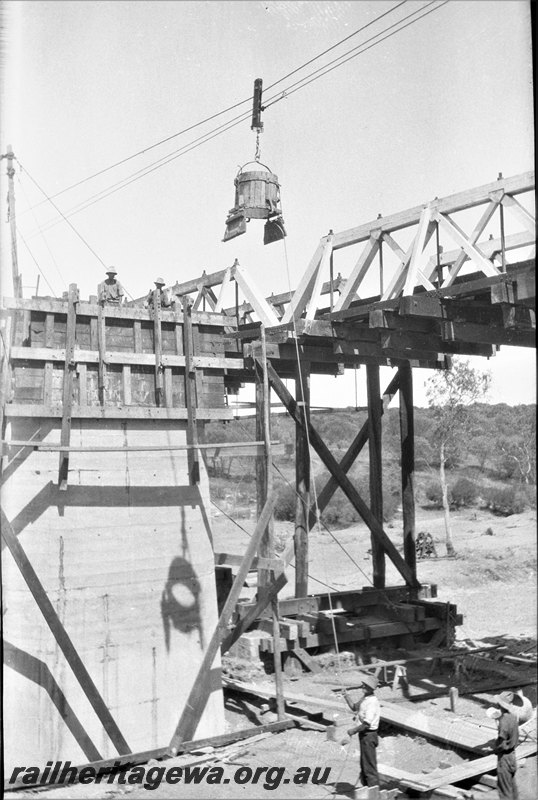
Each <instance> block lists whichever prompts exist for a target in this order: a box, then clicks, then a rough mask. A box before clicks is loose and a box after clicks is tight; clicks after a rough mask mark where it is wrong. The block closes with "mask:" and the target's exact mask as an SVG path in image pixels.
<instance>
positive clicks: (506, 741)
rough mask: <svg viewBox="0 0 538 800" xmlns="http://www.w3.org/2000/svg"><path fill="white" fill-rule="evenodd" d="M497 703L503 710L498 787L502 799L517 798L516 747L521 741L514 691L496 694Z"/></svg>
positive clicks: (498, 747)
mask: <svg viewBox="0 0 538 800" xmlns="http://www.w3.org/2000/svg"><path fill="white" fill-rule="evenodd" d="M494 699H495V705H496V706H497V708H498V709H499V710H500V712H501V716H500V717H499V722H498V725H499V730H498V735H497V739H496V741H495V747H494V751H495V753H496V755H497V789H498V792H499V798H500V799H501V800H517V798H518V791H517V785H516V770H517V759H516V753H515V750H516V747H517V743H518V741H519V728H518V722H517V717H516V716H515V714H514V713H513V706H512V701H513V699H514V695H513V694H512V692H502V693H501V694H499V695H496V696H495V698H494Z"/></svg>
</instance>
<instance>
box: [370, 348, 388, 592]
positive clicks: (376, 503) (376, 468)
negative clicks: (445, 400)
mask: <svg viewBox="0 0 538 800" xmlns="http://www.w3.org/2000/svg"><path fill="white" fill-rule="evenodd" d="M366 384H367V394H368V455H369V486H370V510H371V512H372V514H373V516H374V517H375V519H376V520H377V522H378V523H379V525H380V526H381V525H383V467H382V463H383V462H382V455H383V454H382V445H381V413H382V412H381V408H382V402H381V397H380V386H379V366H378V365H377V364H367V366H366ZM370 540H371V544H372V569H373V583H374V586H375V588H376V589H383V587H384V586H385V552H384V549H383V545H382V544H381V542H380V541H379V539H378V538H377V537H376V535H375V534H374V533H370Z"/></svg>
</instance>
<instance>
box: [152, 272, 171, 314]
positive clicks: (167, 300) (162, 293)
mask: <svg viewBox="0 0 538 800" xmlns="http://www.w3.org/2000/svg"><path fill="white" fill-rule="evenodd" d="M154 283H155V289H150V290H149V292H148V296H147V297H146V306H147V307H148V308H153V299H154V294H153V293H154V292H155V291H157V290H158V291H159V298H160V301H161V308H170V306H171V305H172V298H171V297H170V292H169V291H168V289H163V286H164V281H163V279H162V278H157V279H156V280H155V281H154Z"/></svg>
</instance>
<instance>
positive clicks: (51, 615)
mask: <svg viewBox="0 0 538 800" xmlns="http://www.w3.org/2000/svg"><path fill="white" fill-rule="evenodd" d="M0 514H1V522H2V525H1V529H2V538H3V539H4V541H5V543H6V545H7V547H8V548H9V551H10V553H11V555H12V556H13V559H14V561H15V563H16V564H17V566H18V568H19V570H20V572H21V575H22V577H23V578H24V580H25V582H26V585H27V586H28V588H29V590H30V592H31V593H32V595H33V598H34V600H35V601H36V603H37V605H38V607H39V610H40V611H41V613H42V614H43V617H44V619H45V622H46V623H47V625H48V626H49V628H50V630H51V632H52V634H53V636H54V638H55V640H56V642H57V643H58V647H59V648H60V650H61V651H62V653H63V654H64V656H65V658H66V660H67V663H68V664H69V666H70V667H71V669H72V670H73V673H74V675H75V677H76V679H77V680H78V682H79V684H80V686H81V688H82V690H83V692H84V694H85V695H86V697H87V699H88V701H89V702H90V704H91V706H92V708H93V710H94V711H95V713H96V714H97V717H98V718H99V721H100V722H101V724H102V726H103V728H104V729H105V731H106V733H107V735H108V736H109V738H110V740H111V742H112V743H113V745H114V747H115V748H116V750H117V751H118V753H119V754H120V755H124V754H126V753H129V752H130V749H131V748H130V747H129V745H128V744H127V742H126V741H125V738H124V737H123V734H122V733H121V731H120V729H119V728H118V725H117V723H116V721H115V720H114V718H113V717H112V714H111V713H110V711H109V710H108V708H107V707H106V705H105V702H104V700H103V698H102V697H101V695H100V694H99V691H98V689H97V687H96V685H95V683H94V682H93V680H92V678H91V676H90V674H89V672H88V670H87V669H86V667H85V666H84V663H83V661H82V659H81V658H80V656H79V654H78V652H77V650H76V648H75V646H74V645H73V642H72V641H71V639H70V638H69V635H68V633H67V631H66V630H65V628H64V626H63V625H62V623H61V621H60V618H59V617H58V615H57V613H56V611H55V609H54V606H53V605H52V603H51V601H50V600H49V598H48V596H47V593H46V591H45V589H44V587H43V584H42V583H41V581H40V580H39V578H38V576H37V573H36V572H35V570H34V568H33V566H32V564H31V563H30V560H29V558H28V556H27V555H26V552H25V551H24V548H23V546H22V545H21V543H20V541H19V539H18V537H17V535H16V533H15V531H14V530H13V528H12V526H11V523H10V521H9V520H8V518H7V517H6V515H5V513H4V510H3V509H1V510H0Z"/></svg>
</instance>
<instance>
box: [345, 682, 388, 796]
mask: <svg viewBox="0 0 538 800" xmlns="http://www.w3.org/2000/svg"><path fill="white" fill-rule="evenodd" d="M362 689H363V691H364V695H363V697H362V699H361V700H359V702H358V703H354V702H353V701H352V700H351V698H350V696H349V693H348V692H344V698H345V700H346V702H347V704H348V706H349V707H350V709H351V710H352V711H357V712H358V713H357V720H358V723H359V724H358V725H355V726H354V727H353V728H350V729H349V730H348V735H349V736H353V734H355V733H358V734H359V744H360V748H361V781H362V784H363V786H379V775H378V773H377V752H376V750H377V744H378V736H377V729H378V728H379V718H380V713H381V709H380V707H379V700H378V699H377V697H376V696H375V694H374V692H375V690H376V689H377V678H374V677H373V675H365V676H364V678H363V679H362Z"/></svg>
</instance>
